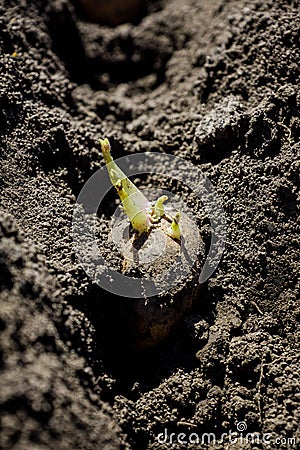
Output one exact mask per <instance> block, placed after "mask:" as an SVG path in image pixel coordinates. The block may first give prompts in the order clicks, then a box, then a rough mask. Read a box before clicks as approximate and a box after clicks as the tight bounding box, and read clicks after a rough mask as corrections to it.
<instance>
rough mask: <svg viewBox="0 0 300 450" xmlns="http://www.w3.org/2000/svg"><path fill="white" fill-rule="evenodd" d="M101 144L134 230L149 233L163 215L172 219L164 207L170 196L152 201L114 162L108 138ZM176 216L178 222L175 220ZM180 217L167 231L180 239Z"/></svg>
mask: <svg viewBox="0 0 300 450" xmlns="http://www.w3.org/2000/svg"><path fill="white" fill-rule="evenodd" d="M100 145H101V150H102V154H103V157H104V161H105V163H106V168H107V171H108V175H109V177H110V180H111V182H112V184H113V186H114V187H115V188H116V190H117V192H118V195H119V197H120V199H121V202H122V205H123V209H124V211H125V213H126V214H127V216H128V218H129V220H130V222H131V225H132V227H133V228H134V230H136V231H137V232H138V233H139V234H142V233H148V232H149V231H150V230H151V228H152V227H153V226H155V224H157V223H158V222H159V221H160V220H161V219H162V218H163V217H164V218H166V219H167V220H170V219H169V218H168V217H167V216H166V215H165V209H164V202H165V201H166V200H168V197H167V196H166V195H162V196H161V197H159V198H158V199H157V200H156V202H154V203H151V202H150V201H149V200H148V199H147V197H145V196H144V194H143V193H142V192H141V191H140V190H139V189H138V188H137V187H136V186H135V184H134V183H132V181H130V180H129V178H127V176H126V175H125V173H124V172H123V171H122V170H121V169H120V168H119V167H118V166H117V164H116V163H115V162H114V160H113V157H112V156H111V148H110V143H109V141H108V139H107V138H106V139H100ZM175 218H176V222H174V221H175ZM179 218H180V214H179V213H176V214H175V216H174V219H173V222H172V224H171V226H170V228H169V229H168V230H171V231H167V234H168V235H169V236H170V237H172V238H173V239H177V240H180V228H179V225H178V222H179ZM173 223H174V225H173Z"/></svg>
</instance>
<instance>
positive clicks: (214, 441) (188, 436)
mask: <svg viewBox="0 0 300 450" xmlns="http://www.w3.org/2000/svg"><path fill="white" fill-rule="evenodd" d="M156 441H157V442H158V443H159V444H161V445H162V444H169V445H171V446H172V445H175V444H180V445H187V444H193V445H199V446H200V445H205V444H209V445H219V444H240V445H243V444H264V446H265V447H269V446H270V447H271V446H274V445H276V446H277V448H283V446H286V447H287V446H288V447H289V448H290V447H293V446H295V447H296V445H297V439H296V438H295V437H273V436H272V433H258V432H247V423H246V422H238V423H237V425H236V430H229V431H228V432H227V433H222V434H221V435H220V436H217V435H216V434H215V433H202V434H200V433H195V432H191V433H174V432H169V430H168V429H167V428H165V429H164V431H163V432H162V433H159V434H158V435H157V436H156ZM278 446H280V447H278ZM200 448H201V447H199V449H200Z"/></svg>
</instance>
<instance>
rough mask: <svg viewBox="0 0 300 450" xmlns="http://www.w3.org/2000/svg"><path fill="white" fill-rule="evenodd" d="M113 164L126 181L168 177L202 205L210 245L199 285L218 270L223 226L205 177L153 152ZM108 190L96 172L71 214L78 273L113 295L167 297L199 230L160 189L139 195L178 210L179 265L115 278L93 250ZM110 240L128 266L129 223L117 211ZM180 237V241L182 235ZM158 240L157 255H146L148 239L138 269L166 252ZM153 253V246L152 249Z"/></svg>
mask: <svg viewBox="0 0 300 450" xmlns="http://www.w3.org/2000/svg"><path fill="white" fill-rule="evenodd" d="M116 163H117V164H118V166H119V167H120V169H121V170H123V172H124V173H126V175H127V176H128V177H132V176H137V175H141V174H156V176H157V175H158V176H160V175H161V176H164V177H168V178H169V179H171V180H177V181H179V182H181V183H182V184H183V185H185V186H186V187H187V188H188V189H190V191H191V192H192V193H193V194H194V195H196V197H198V199H199V200H200V201H201V204H202V207H203V208H204V209H205V212H206V215H207V217H208V218H209V220H210V228H211V242H210V248H209V251H208V253H207V257H206V260H205V263H204V265H203V267H202V269H201V272H200V273H199V279H198V281H199V283H204V282H205V281H206V280H208V278H209V277H210V276H211V275H212V273H213V272H214V271H215V270H216V268H217V267H218V264H219V262H220V259H221V257H222V254H223V251H224V248H225V238H226V220H225V213H224V210H223V207H222V203H221V200H220V198H219V196H218V194H217V191H216V189H215V187H214V186H213V184H212V183H211V182H210V180H209V179H208V177H207V176H206V175H205V174H204V173H203V172H202V171H201V170H200V169H199V168H198V167H196V166H194V165H193V164H192V163H191V162H189V161H187V160H185V159H183V158H179V157H176V156H173V155H167V154H163V153H158V152H151V153H138V154H135V155H130V156H127V157H123V158H119V159H118V160H116ZM110 189H113V187H112V185H111V182H110V180H109V177H108V174H107V170H106V167H103V168H101V169H99V170H98V171H97V172H95V173H94V174H93V175H92V176H91V177H90V178H89V179H88V181H87V182H86V183H85V185H84V186H83V188H82V190H81V192H80V194H79V196H78V198H77V202H76V205H75V207H74V212H73V222H72V230H73V242H74V247H75V251H76V255H77V257H78V259H79V262H80V264H81V266H82V268H83V269H84V270H85V272H86V273H87V275H88V276H89V277H90V278H91V279H92V281H93V282H95V283H97V284H98V285H100V286H101V287H102V288H104V289H106V290H107V291H109V292H112V293H114V294H117V295H120V296H124V297H130V298H145V297H152V296H155V295H158V294H162V293H166V292H168V291H170V290H171V289H172V288H173V287H174V286H176V285H177V284H178V283H179V282H181V281H182V280H183V279H185V278H186V277H187V276H188V274H189V272H190V271H191V270H192V267H193V266H194V264H195V262H196V260H197V257H198V254H199V251H200V248H201V245H202V240H201V233H200V230H199V229H198V226H197V223H196V220H195V215H194V212H193V211H192V209H191V208H189V207H188V206H187V204H186V203H185V202H184V201H182V199H180V198H179V197H178V196H175V195H174V194H172V193H171V192H169V191H166V190H162V189H153V188H152V189H146V190H144V191H143V190H142V192H143V193H144V194H145V195H146V196H148V197H149V199H150V200H151V198H153V199H154V198H156V199H157V198H158V197H160V196H161V195H167V196H168V197H169V201H168V207H169V208H170V209H171V210H173V211H174V210H175V211H176V210H179V211H180V213H181V216H182V217H184V220H183V221H182V223H184V224H186V225H185V226H186V227H188V228H189V232H188V233H186V236H187V238H186V239H183V240H182V242H181V247H180V252H179V255H178V258H179V259H178V261H179V262H180V263H179V264H171V265H170V267H168V268H167V269H166V270H165V271H164V272H163V273H161V274H159V275H157V276H150V277H147V278H146V277H144V278H135V277H132V276H127V275H125V274H124V273H121V272H118V271H117V270H115V269H114V268H113V267H111V264H110V261H109V260H108V259H109V258H105V257H104V256H103V254H102V253H101V250H100V249H99V247H98V245H97V239H96V233H95V232H96V223H97V211H98V209H99V207H100V206H101V203H102V202H103V200H104V198H105V196H106V194H107V193H108V192H109V190H110ZM110 228H111V237H112V240H113V242H114V244H115V247H116V249H117V250H118V252H119V253H120V254H121V255H122V256H123V257H124V258H126V259H127V260H130V258H131V257H132V258H133V256H131V255H130V251H129V250H128V242H129V222H128V220H127V218H126V217H125V216H124V213H123V211H122V209H121V208H120V207H117V208H116V210H115V212H114V214H113V215H112V218H111V226H110ZM182 235H183V237H185V233H184V229H183V230H182ZM157 236H158V237H157V238H158V239H160V240H161V242H160V243H159V248H160V252H159V254H157V253H156V254H154V253H153V252H152V251H151V248H152V246H151V233H150V236H149V245H148V246H147V247H146V249H145V250H143V251H141V252H140V254H139V255H138V256H139V262H140V264H151V263H153V261H155V259H156V258H159V257H161V255H162V254H163V253H164V251H165V247H166V242H165V235H164V234H163V233H161V235H160V234H158V235H157ZM189 236H192V237H193V238H192V239H189ZM156 247H157V246H156Z"/></svg>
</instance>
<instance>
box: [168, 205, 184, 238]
mask: <svg viewBox="0 0 300 450" xmlns="http://www.w3.org/2000/svg"><path fill="white" fill-rule="evenodd" d="M179 220H180V213H179V212H178V211H177V212H176V213H175V215H174V217H173V220H172V223H171V226H170V227H169V228H168V229H167V234H168V236H170V237H171V238H173V239H176V240H177V241H180V237H181V230H180V226H179Z"/></svg>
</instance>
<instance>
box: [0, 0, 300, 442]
mask: <svg viewBox="0 0 300 450" xmlns="http://www.w3.org/2000/svg"><path fill="white" fill-rule="evenodd" d="M146 4H147V5H146V6H147V7H146V8H145V16H144V17H143V18H141V19H140V20H138V21H136V22H135V23H134V24H123V25H120V26H118V27H116V28H107V27H104V26H101V25H98V24H96V23H89V22H88V21H85V20H84V18H83V17H81V16H80V17H79V16H78V15H77V13H76V10H75V7H74V5H73V4H72V2H71V1H70V0H35V1H34V2H32V1H29V0H0V49H1V54H0V70H1V77H0V135H1V139H0V161H1V166H0V167H1V178H0V185H1V199H0V211H1V213H0V217H1V223H0V236H1V244H0V268H1V270H0V296H1V307H0V312H1V317H0V324H1V359H0V362H1V389H0V393H1V394H0V397H1V405H2V410H1V419H2V420H1V427H2V429H1V433H0V436H1V438H0V439H1V440H0V446H1V448H4V449H14V450H21V449H22V450H46V449H47V450H48V449H63V450H65V449H66V450H69V449H70V450H71V449H72V450H74V449H83V450H84V449H115V448H126V449H133V450H143V449H149V450H150V449H151V450H154V449H167V448H171V443H170V440H169V439H165V441H166V442H159V440H158V438H157V436H158V434H159V433H164V430H165V429H167V433H168V435H170V434H171V433H175V438H173V439H174V441H173V442H174V443H173V446H172V448H174V449H181V448H188V449H196V448H200V447H201V448H207V449H225V448H236V449H250V448H258V449H260V448H278V449H281V448H296V444H295V445H294V444H293V442H292V441H290V442H289V443H287V442H286V441H283V440H284V439H286V440H288V439H289V438H290V439H291V438H292V439H297V438H298V439H299V423H300V408H299V392H298V386H299V371H300V369H299V367H300V365H299V342H298V338H299V325H298V321H299V279H298V271H299V263H298V261H299V237H298V236H299V231H300V230H299V228H300V227H299V217H298V213H299V191H298V186H299V157H298V155H299V148H300V143H299V128H300V120H299V113H298V111H299V103H300V96H299V65H300V61H299V59H300V58H299V22H300V19H299V4H298V1H297V0H247V1H246V0H206V1H204V0H203V1H198V0H160V1H155V2H150V1H148V2H146ZM99 137H108V138H109V139H110V141H111V144H112V147H113V149H114V155H115V156H116V157H118V156H123V155H129V154H134V153H136V152H144V151H153V150H155V151H159V152H163V153H168V154H172V155H177V156H182V157H184V158H186V159H187V160H190V161H191V162H193V164H195V165H197V166H198V167H199V168H201V170H202V171H203V172H204V173H205V174H206V175H207V176H208V177H209V179H210V181H211V182H212V183H213V184H214V185H215V187H216V189H217V191H218V194H219V196H220V198H221V199H222V203H223V207H224V210H225V213H226V218H227V240H226V249H225V252H224V255H223V258H222V261H221V263H220V265H219V267H218V269H217V270H216V272H215V273H214V274H213V276H212V277H211V278H210V279H209V281H208V282H207V283H206V285H205V286H204V287H203V289H202V290H201V293H200V297H199V301H198V302H197V305H196V306H195V307H194V309H193V310H191V311H190V312H189V313H188V314H187V315H186V316H185V318H184V320H182V321H181V323H180V325H179V326H178V327H177V328H176V329H175V330H174V331H173V332H172V333H171V334H170V336H169V337H168V339H167V340H166V341H165V342H163V343H162V344H160V345H158V346H157V347H155V348H154V349H152V350H148V351H144V352H133V351H127V352H123V351H122V352H117V351H116V347H117V346H118V343H120V344H121V343H122V341H123V338H124V336H122V334H121V333H118V332H117V330H116V332H115V333H114V336H111V335H110V337H109V339H107V335H106V333H105V332H103V329H102V324H104V323H105V321H106V317H107V314H113V313H114V311H113V308H112V307H111V306H110V305H111V303H110V301H111V299H112V297H111V295H109V294H106V293H105V291H103V290H101V289H100V287H98V286H97V285H95V284H93V283H92V282H91V281H90V279H89V278H88V276H87V275H86V274H85V272H84V271H83V270H82V268H81V267H80V264H79V262H78V260H77V259H76V255H75V252H74V248H73V244H72V232H71V222H72V213H73V208H74V204H75V201H76V197H77V195H78V194H79V192H80V190H81V188H82V187H83V185H84V183H85V181H86V180H87V179H88V178H89V177H90V175H92V174H93V173H94V172H95V171H96V170H97V169H98V168H99V167H101V165H102V159H101V156H100V151H99V145H98V138H99ZM151 183H152V185H153V187H155V186H159V187H164V188H166V189H170V190H171V191H172V192H174V193H176V194H177V195H179V196H180V197H181V198H182V199H184V200H185V202H186V204H187V205H189V206H190V208H191V209H193V210H194V214H195V217H196V219H197V223H198V225H199V228H200V231H201V235H202V238H203V241H204V243H206V245H207V244H208V243H209V239H210V229H209V218H208V217H206V215H205V211H203V210H201V207H200V205H199V204H198V203H197V201H196V200H195V198H194V197H193V195H192V194H190V193H189V192H187V191H186V190H185V189H184V186H182V185H180V183H176V182H170V180H169V181H168V180H160V179H159V177H155V176H154V177H153V179H152V181H151ZM109 201H110V202H111V205H109V204H108V207H107V211H104V216H105V214H106V216H107V221H106V222H105V220H104V221H103V223H102V227H103V228H101V227H99V238H101V233H102V232H103V237H104V238H105V239H106V235H107V223H108V219H109V214H108V213H109V212H110V211H112V204H113V199H112V198H110V199H109ZM109 255H110V249H109V246H108V247H107V256H108V257H109ZM112 260H113V261H112V264H118V260H117V259H116V260H115V261H114V257H113V258H112ZM170 295H172V294H170ZM170 300H172V298H170ZM125 301H126V300H125ZM104 329H105V327H104ZM112 339H113V340H114V345H112ZM239 422H245V424H246V427H247V431H248V432H257V433H260V436H262V435H263V433H270V435H269V436H270V439H271V444H270V445H269V446H266V444H264V443H262V442H259V443H256V444H255V445H253V444H251V443H249V442H247V441H246V439H245V436H246V435H245V433H244V435H243V436H244V439H240V440H239V442H238V443H237V444H233V443H230V442H228V439H227V441H226V438H225V439H224V442H221V441H218V442H216V443H214V442H211V443H207V438H206V440H205V442H203V443H201V436H202V435H203V433H215V435H216V438H217V439H219V438H220V436H221V434H222V433H229V431H230V430H232V431H236V430H237V424H238V423H239ZM245 424H244V425H245ZM239 427H240V425H239ZM178 433H185V434H186V435H187V437H186V439H187V443H184V444H183V443H180V442H178V441H177V437H178ZM190 433H197V434H198V436H200V444H197V442H196V441H195V439H196V438H195V435H194V436H193V439H191V441H194V443H193V442H188V440H189V436H190ZM180 439H181V440H182V439H184V438H183V437H182V436H181V437H180ZM276 439H279V440H278V442H276ZM161 441H164V439H161Z"/></svg>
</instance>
